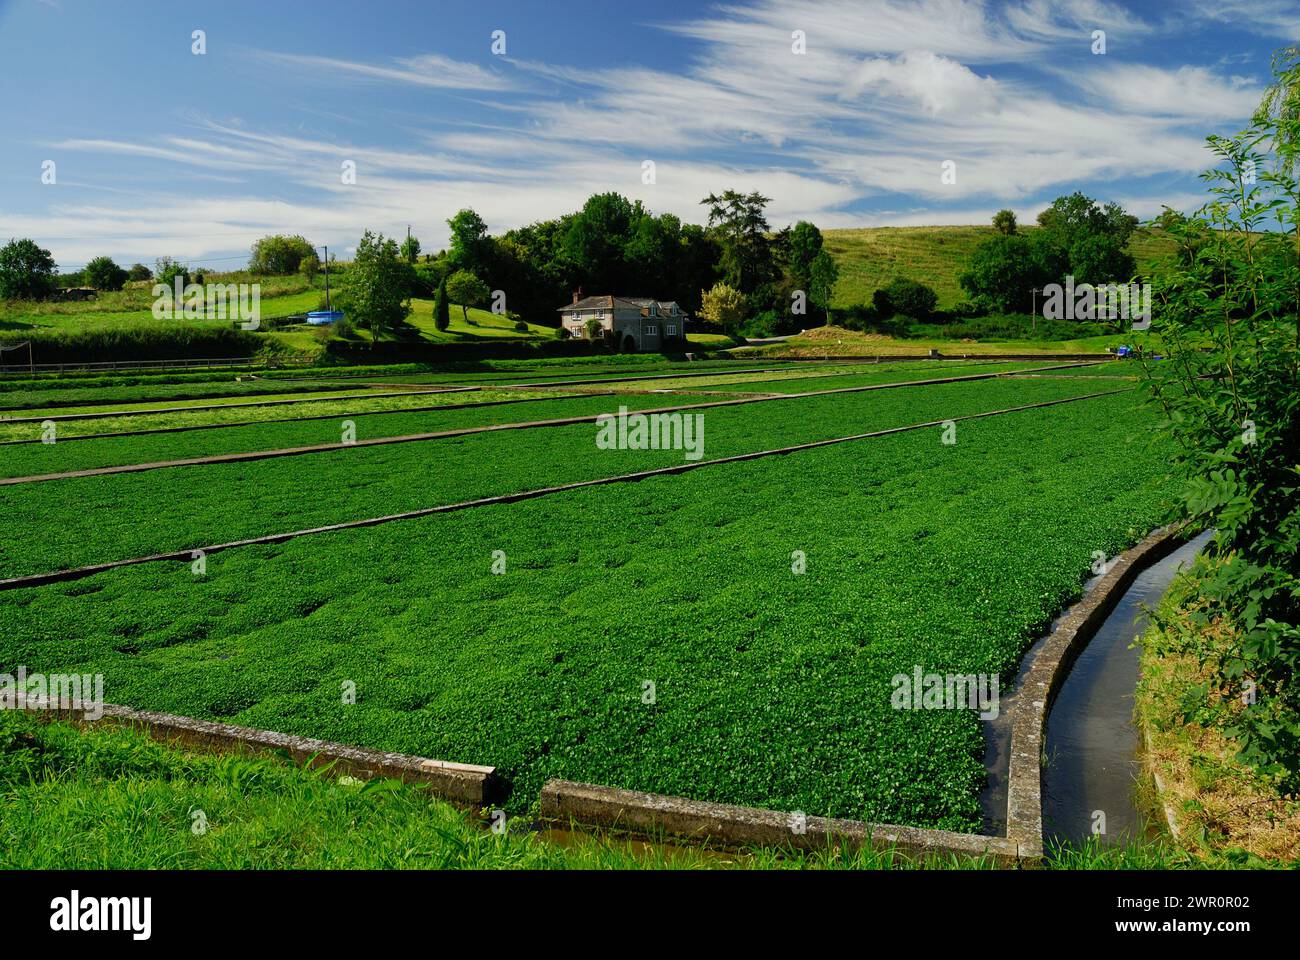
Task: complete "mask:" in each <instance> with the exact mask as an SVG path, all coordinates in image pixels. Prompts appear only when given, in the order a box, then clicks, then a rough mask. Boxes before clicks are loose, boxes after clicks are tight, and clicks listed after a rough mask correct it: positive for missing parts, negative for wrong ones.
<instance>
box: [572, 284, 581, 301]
mask: <svg viewBox="0 0 1300 960" xmlns="http://www.w3.org/2000/svg"><path fill="white" fill-rule="evenodd" d="M581 299H582V287H578V289H577V290H574V291H573V302H574V303H577V302H578V301H579V300H581Z"/></svg>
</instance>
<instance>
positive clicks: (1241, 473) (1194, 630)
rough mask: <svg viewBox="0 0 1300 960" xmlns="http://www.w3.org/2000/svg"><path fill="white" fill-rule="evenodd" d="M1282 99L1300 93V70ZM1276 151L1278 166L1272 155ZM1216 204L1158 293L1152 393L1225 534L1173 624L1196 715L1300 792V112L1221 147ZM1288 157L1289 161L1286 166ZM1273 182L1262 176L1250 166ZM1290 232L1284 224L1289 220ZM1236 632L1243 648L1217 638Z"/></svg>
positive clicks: (1186, 494)
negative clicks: (1164, 355) (1184, 620)
mask: <svg viewBox="0 0 1300 960" xmlns="http://www.w3.org/2000/svg"><path fill="white" fill-rule="evenodd" d="M1277 88H1280V89H1290V90H1293V91H1294V90H1295V89H1297V88H1300V67H1297V66H1292V67H1290V68H1289V69H1286V70H1283V71H1281V72H1280V73H1279V75H1278V82H1277ZM1269 143H1271V144H1272V145H1273V147H1274V153H1275V156H1274V157H1273V158H1269V157H1267V156H1264V155H1262V154H1261V153H1260V152H1259V148H1260V147H1261V145H1263V144H1269ZM1209 145H1210V149H1211V150H1212V151H1213V152H1214V153H1215V155H1216V156H1217V157H1218V158H1219V165H1218V167H1217V168H1216V169H1213V170H1210V171H1208V172H1207V173H1205V174H1203V175H1202V179H1204V180H1205V181H1206V182H1207V183H1208V184H1209V185H1210V187H1209V191H1210V194H1211V199H1210V201H1209V202H1208V203H1207V204H1206V205H1205V206H1204V207H1202V208H1201V209H1200V210H1199V211H1197V212H1196V213H1195V214H1193V215H1192V216H1191V217H1188V218H1186V220H1184V221H1182V222H1176V223H1170V224H1169V226H1168V229H1170V230H1171V231H1172V232H1173V233H1174V235H1175V237H1176V239H1177V241H1178V246H1179V250H1180V251H1182V254H1183V255H1181V256H1177V257H1175V258H1173V261H1172V262H1170V263H1169V264H1168V268H1167V270H1166V271H1163V272H1162V273H1161V274H1160V275H1159V277H1158V279H1157V281H1156V283H1155V297H1154V302H1155V310H1154V314H1155V315H1154V317H1153V323H1152V328H1153V330H1154V331H1155V332H1156V333H1158V334H1159V336H1160V338H1161V341H1162V343H1163V344H1164V349H1165V350H1167V351H1168V354H1169V359H1168V361H1167V362H1161V363H1150V362H1148V361H1146V360H1144V361H1143V367H1144V369H1145V371H1146V386H1147V387H1148V389H1149V391H1150V393H1151V396H1152V398H1153V400H1154V401H1155V402H1156V404H1158V405H1159V407H1160V408H1161V409H1162V410H1163V411H1164V413H1165V423H1164V426H1165V429H1166V430H1168V432H1169V433H1171V434H1172V435H1173V437H1174V438H1175V440H1177V442H1178V446H1179V450H1180V454H1179V456H1178V457H1177V458H1176V464H1177V465H1178V467H1179V468H1180V470H1181V472H1182V474H1183V476H1184V477H1185V481H1186V483H1185V487H1184V490H1183V496H1182V500H1181V504H1180V514H1181V516H1182V517H1183V518H1185V519H1186V520H1188V521H1189V522H1190V523H1191V524H1192V525H1194V526H1203V527H1209V528H1213V529H1214V530H1215V535H1214V539H1213V540H1212V541H1211V543H1210V545H1209V546H1207V548H1206V550H1205V552H1204V553H1203V555H1202V557H1201V558H1200V560H1199V561H1198V563H1197V565H1196V566H1195V568H1194V571H1193V573H1194V576H1195V577H1196V579H1197V581H1198V585H1199V588H1200V593H1201V597H1202V599H1203V601H1204V607H1203V608H1202V609H1200V610H1199V611H1197V612H1196V613H1195V614H1194V615H1193V616H1192V617H1191V618H1190V620H1191V622H1190V627H1180V624H1179V622H1177V621H1174V622H1169V623H1163V624H1161V626H1162V628H1164V630H1165V631H1166V632H1167V633H1170V634H1172V635H1174V636H1181V637H1182V640H1183V642H1184V644H1185V647H1184V649H1185V650H1186V652H1189V653H1192V654H1194V655H1195V656H1196V657H1197V659H1198V660H1199V662H1200V664H1201V667H1202V670H1203V671H1204V673H1205V675H1206V676H1207V677H1208V680H1207V682H1206V683H1205V685H1204V686H1203V687H1201V688H1199V689H1194V690H1191V691H1189V695H1188V701H1187V705H1186V710H1187V714H1188V716H1189V717H1190V718H1193V719H1195V720H1197V721H1198V722H1200V723H1202V724H1205V725H1208V726H1214V727H1217V728H1219V729H1220V730H1222V731H1223V732H1224V733H1225V734H1226V735H1227V736H1228V737H1230V738H1231V739H1233V740H1234V741H1235V742H1236V743H1237V745H1238V746H1239V749H1240V756H1241V759H1243V760H1244V761H1246V762H1247V763H1249V764H1250V765H1252V766H1253V767H1255V768H1256V769H1257V770H1259V771H1260V772H1261V773H1263V774H1265V775H1269V776H1274V777H1276V778H1277V780H1278V781H1279V783H1280V784H1281V786H1282V788H1283V790H1284V791H1288V792H1294V791H1295V790H1296V788H1297V787H1300V576H1298V575H1297V574H1298V572H1300V475H1298V472H1297V466H1296V451H1297V450H1300V389H1297V385H1298V384H1300V343H1298V342H1297V335H1296V323H1297V306H1296V305H1297V304H1298V303H1300V263H1297V251H1296V247H1295V236H1296V233H1297V232H1300V184H1297V182H1296V179H1295V177H1294V175H1293V174H1292V173H1291V171H1294V170H1295V169H1296V166H1297V165H1298V164H1300V117H1297V116H1296V114H1295V113H1294V111H1291V112H1289V113H1288V112H1283V113H1282V115H1281V116H1274V115H1271V114H1269V113H1266V112H1261V114H1260V115H1259V116H1257V117H1256V119H1255V121H1254V122H1253V123H1252V125H1251V126H1250V127H1249V128H1248V129H1247V130H1246V131H1244V132H1242V133H1240V134H1237V135H1235V136H1231V137H1217V136H1212V137H1210V138H1209ZM1271 159H1275V160H1276V161H1277V163H1276V165H1275V164H1274V163H1272V162H1270V160H1271ZM1248 168H1249V169H1258V170H1261V171H1268V172H1265V173H1261V174H1260V175H1259V176H1258V178H1250V177H1247V176H1244V175H1243V171H1245V170H1246V169H1248ZM1275 220H1276V222H1277V223H1280V224H1281V225H1282V227H1283V228H1284V230H1282V231H1276V230H1273V229H1272V226H1273V224H1274V222H1275ZM1217 621H1226V622H1227V623H1228V624H1229V625H1230V626H1231V628H1232V629H1231V630H1230V631H1228V632H1229V633H1231V635H1232V637H1233V639H1232V640H1231V642H1229V643H1227V644H1226V645H1220V644H1218V643H1215V642H1214V641H1213V639H1212V637H1213V636H1214V635H1215V633H1216V631H1215V630H1214V629H1213V628H1214V626H1215V624H1216V622H1217Z"/></svg>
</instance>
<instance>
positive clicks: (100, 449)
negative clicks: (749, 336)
mask: <svg viewBox="0 0 1300 960" xmlns="http://www.w3.org/2000/svg"><path fill="white" fill-rule="evenodd" d="M440 396H441V397H443V398H445V399H446V401H447V402H446V403H444V404H442V405H441V406H430V407H428V408H427V409H425V410H421V411H418V412H409V413H364V412H361V413H356V412H352V411H350V410H344V411H342V412H340V413H338V414H334V415H326V416H325V418H324V419H319V418H318V419H296V420H285V421H281V422H269V423H260V424H252V425H246V426H230V427H213V428H212V429H207V428H205V429H200V430H191V431H188V432H172V433H156V434H145V435H135V436H125V437H105V438H103V439H94V440H83V441H80V442H77V443H57V442H56V443H52V444H45V443H40V442H39V441H37V442H29V443H25V444H22V445H14V446H9V447H8V448H7V449H5V450H4V455H3V461H2V462H0V475H2V476H5V477H21V476H28V475H34V474H43V473H60V472H65V471H71V470H84V469H88V468H92V467H106V466H113V465H117V464H129V463H149V462H156V461H164V460H179V459H186V458H191V457H211V456H217V455H220V454H227V453H242V452H247V451H253V450H277V449H284V448H288V447H300V446H310V445H313V444H324V443H339V442H340V437H341V429H340V428H341V425H342V423H343V422H344V420H345V419H346V421H347V422H349V423H351V424H353V426H354V427H355V430H356V438H357V439H358V440H362V439H367V440H368V439H373V438H378V437H399V436H404V435H409V434H417V433H429V432H434V431H442V430H462V429H472V428H475V427H486V426H492V425H496V424H503V423H519V422H532V421H539V420H548V419H560V418H568V417H582V416H595V415H597V414H601V413H607V412H609V411H610V410H611V409H612V408H614V409H616V407H614V404H613V402H612V401H611V400H610V398H609V397H608V396H586V395H582V394H577V395H574V394H558V393H555V392H551V393H538V394H536V395H534V394H533V393H531V392H529V391H510V392H509V393H506V392H491V391H484V392H478V391H476V392H474V393H449V394H442V395H440ZM422 399H423V398H411V399H410V400H408V401H407V402H408V403H415V402H419V401H420V400H422ZM715 399H716V398H714V397H709V396H701V395H692V394H677V395H674V396H672V397H664V396H659V395H653V396H648V395H645V394H634V395H631V396H627V397H623V398H621V399H620V400H619V401H618V403H621V404H623V405H624V406H626V407H627V408H628V409H630V410H638V409H649V408H660V407H664V406H669V405H679V404H688V403H704V402H708V401H710V400H715ZM464 404H469V405H468V406H462V405H464ZM488 404H493V405H491V406H488ZM138 419H145V418H138ZM29 432H31V433H39V432H40V429H39V425H32V426H31V427H29Z"/></svg>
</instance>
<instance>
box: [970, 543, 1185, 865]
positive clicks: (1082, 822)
mask: <svg viewBox="0 0 1300 960" xmlns="http://www.w3.org/2000/svg"><path fill="white" fill-rule="evenodd" d="M1209 536H1210V534H1208V533H1207V534H1202V535H1201V536H1200V537H1197V538H1196V539H1195V540H1192V541H1190V542H1189V543H1186V544H1184V545H1183V546H1181V547H1179V548H1178V549H1177V550H1175V551H1174V552H1173V553H1171V554H1170V555H1169V556H1167V557H1165V558H1164V559H1162V560H1159V561H1157V562H1156V563H1154V564H1152V565H1151V566H1149V567H1147V568H1146V569H1145V570H1143V571H1142V572H1141V573H1140V574H1138V576H1137V578H1136V579H1135V580H1134V582H1133V584H1132V586H1130V587H1129V589H1128V591H1127V592H1126V593H1125V594H1124V596H1123V597H1122V598H1121V599H1120V601H1119V603H1118V604H1116V606H1115V609H1114V610H1113V611H1111V613H1110V615H1109V616H1108V617H1107V618H1106V620H1105V622H1103V623H1102V625H1101V626H1100V627H1099V628H1098V629H1097V632H1096V633H1095V634H1094V635H1093V637H1092V639H1091V640H1090V641H1089V642H1088V644H1087V646H1085V647H1084V648H1083V650H1082V651H1081V652H1080V653H1079V657H1078V659H1077V660H1075V662H1074V665H1073V666H1072V667H1071V668H1070V674H1069V676H1068V677H1067V678H1066V680H1065V683H1064V684H1063V685H1062V687H1061V691H1060V693H1059V694H1058V695H1057V698H1056V701H1055V703H1054V704H1053V705H1052V709H1051V712H1050V713H1049V714H1048V718H1047V735H1046V752H1047V758H1048V761H1047V764H1046V766H1045V767H1044V768H1043V831H1044V834H1045V839H1046V840H1047V841H1048V842H1049V843H1050V842H1051V841H1052V840H1069V841H1071V842H1073V843H1075V844H1077V843H1079V842H1081V841H1083V840H1086V839H1089V838H1091V837H1092V836H1093V835H1094V834H1093V824H1094V823H1095V822H1098V821H1099V819H1100V817H1099V814H1098V812H1099V811H1100V814H1102V815H1104V818H1105V823H1104V833H1102V834H1100V836H1101V838H1102V840H1103V841H1104V842H1121V841H1123V840H1124V839H1125V838H1128V839H1132V840H1139V839H1141V838H1142V836H1143V831H1144V829H1145V827H1144V815H1143V814H1142V813H1141V812H1140V811H1139V810H1138V809H1137V806H1136V804H1135V802H1134V797H1133V789H1134V785H1135V782H1136V779H1137V775H1138V769H1139V762H1138V731H1137V728H1136V727H1135V726H1134V724H1133V694H1134V691H1135V690H1136V688H1137V681H1138V650H1137V648H1136V647H1135V646H1134V645H1133V641H1134V640H1135V639H1136V638H1137V637H1140V636H1141V635H1142V633H1143V632H1144V631H1145V630H1146V617H1145V616H1144V615H1143V614H1142V609H1143V607H1144V606H1147V607H1154V606H1155V605H1156V604H1158V603H1159V602H1160V599H1161V597H1163V596H1164V594H1165V592H1166V591H1167V590H1168V589H1169V585H1170V584H1171V583H1172V582H1173V579H1174V575H1175V574H1176V573H1177V572H1178V569H1179V567H1180V566H1185V565H1187V564H1188V563H1190V562H1191V560H1192V558H1193V557H1194V556H1195V555H1196V553H1197V551H1198V550H1200V549H1201V546H1202V545H1203V544H1204V543H1205V541H1206V540H1207V539H1209ZM1097 579H1098V578H1095V577H1094V578H1092V579H1091V580H1090V581H1089V582H1088V583H1087V584H1086V585H1085V587H1084V589H1085V592H1087V591H1089V590H1091V589H1092V587H1093V586H1094V585H1095V583H1096V581H1097ZM1053 627H1055V624H1053ZM1040 646H1041V640H1040V641H1039V642H1038V643H1036V644H1035V645H1034V646H1033V648H1031V650H1030V652H1029V653H1028V654H1027V655H1026V656H1025V659H1024V661H1023V662H1022V663H1021V667H1020V677H1018V678H1017V686H1019V682H1020V679H1022V678H1023V677H1024V674H1025V673H1026V672H1027V671H1028V669H1029V666H1030V664H1032V663H1033V658H1034V657H1035V656H1036V655H1037V653H1038V650H1039V647H1040ZM1015 697H1016V694H1014V693H1013V694H1012V695H1011V696H1008V697H1005V698H1003V702H1002V712H1001V714H1000V716H999V717H998V719H997V720H995V721H992V722H990V723H987V724H986V725H985V730H986V740H987V744H988V749H987V752H986V755H985V766H986V767H987V768H988V772H989V778H988V784H987V786H986V787H985V789H984V792H983V794H982V795H981V797H980V802H981V805H982V806H983V809H984V828H985V832H990V833H1001V832H1003V831H1004V830H1005V829H1006V813H1007V792H1006V776H1007V763H1008V759H1009V751H1010V740H1011V725H1010V717H1011V715H1012V708H1013V706H1014V702H1015Z"/></svg>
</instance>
